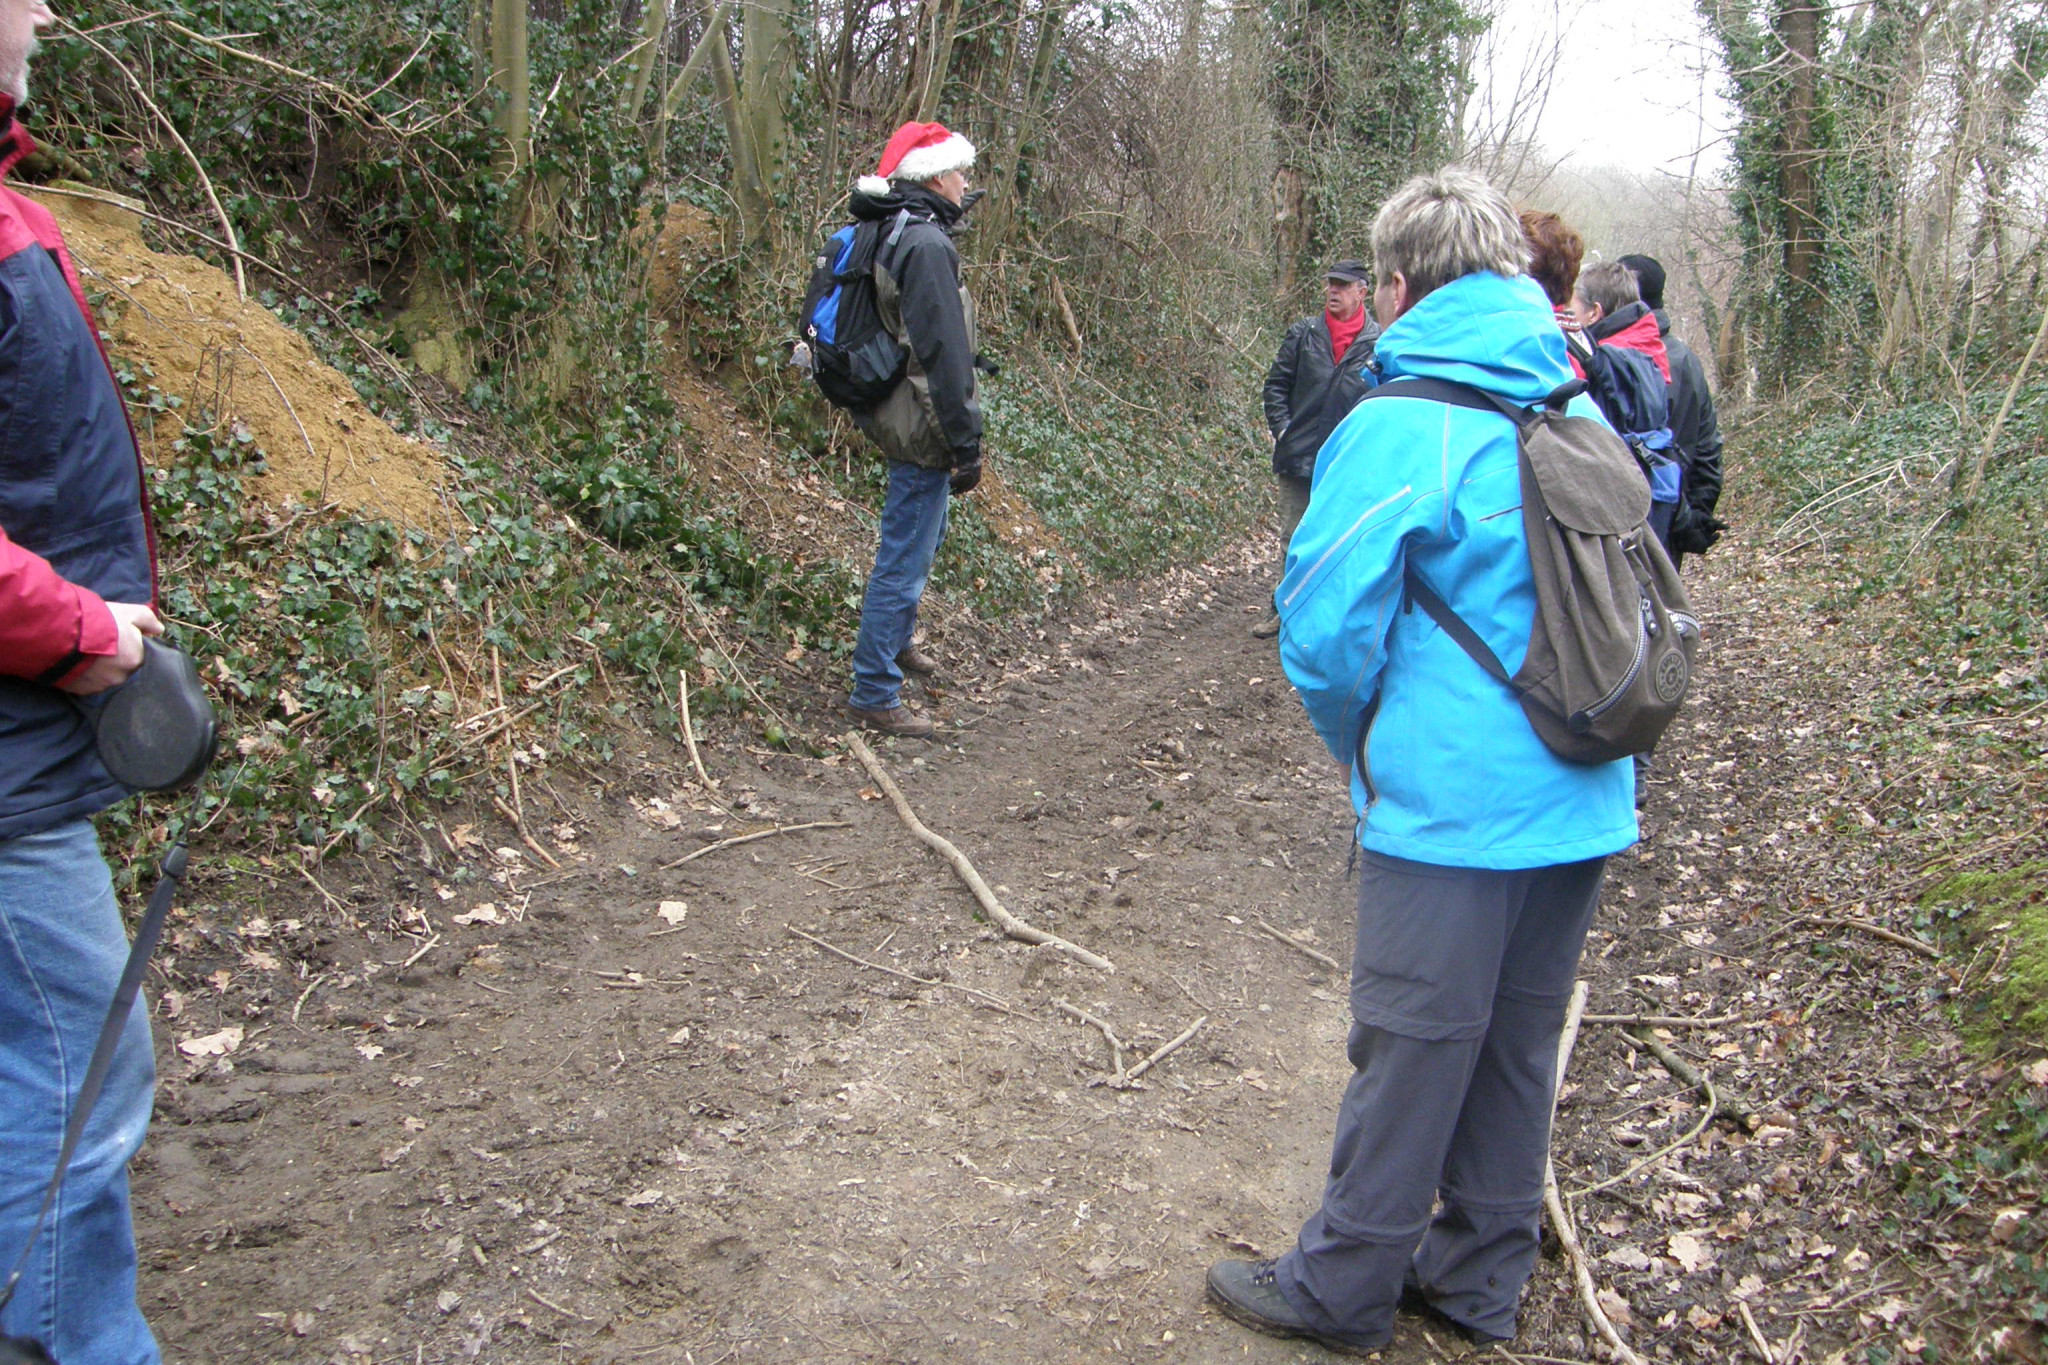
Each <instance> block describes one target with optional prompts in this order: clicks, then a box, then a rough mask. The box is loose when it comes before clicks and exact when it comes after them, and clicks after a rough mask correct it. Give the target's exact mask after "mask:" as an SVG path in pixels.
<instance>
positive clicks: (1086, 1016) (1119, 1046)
mask: <svg viewBox="0 0 2048 1365" xmlns="http://www.w3.org/2000/svg"><path fill="white" fill-rule="evenodd" d="M1053 1004H1054V1005H1055V1006H1057V1007H1058V1008H1059V1011H1060V1013H1061V1014H1065V1015H1068V1016H1070V1017H1072V1018H1075V1019H1078V1020H1080V1021H1081V1022H1082V1023H1084V1024H1093V1025H1094V1026H1095V1027H1096V1028H1097V1029H1099V1030H1100V1031H1101V1033H1102V1036H1103V1037H1104V1038H1105V1039H1107V1040H1108V1042H1109V1060H1110V1063H1111V1065H1113V1066H1114V1067H1115V1068H1116V1079H1115V1080H1113V1081H1111V1082H1110V1084H1111V1085H1113V1086H1115V1087H1117V1088H1118V1089H1122V1088H1123V1085H1124V1082H1125V1080H1126V1077H1125V1075H1124V1045H1123V1040H1122V1039H1120V1038H1118V1037H1117V1036H1116V1031H1115V1030H1114V1029H1112V1028H1110V1026H1109V1025H1108V1024H1106V1023H1104V1022H1103V1021H1102V1020H1100V1019H1097V1018H1096V1017H1095V1016H1094V1015H1092V1014H1090V1013H1089V1012H1088V1011H1087V1010H1084V1009H1082V1008H1081V1007H1080V1006H1079V1005H1070V1004H1068V1003H1067V1002H1066V1001H1064V1000H1055V1001H1053Z"/></svg>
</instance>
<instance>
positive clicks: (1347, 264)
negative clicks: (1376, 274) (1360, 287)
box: [1323, 261, 1372, 284]
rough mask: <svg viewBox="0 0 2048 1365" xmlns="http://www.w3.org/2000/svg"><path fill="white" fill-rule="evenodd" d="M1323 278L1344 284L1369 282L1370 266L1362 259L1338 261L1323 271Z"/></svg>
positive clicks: (1370, 276) (1370, 275) (1370, 279)
mask: <svg viewBox="0 0 2048 1365" xmlns="http://www.w3.org/2000/svg"><path fill="white" fill-rule="evenodd" d="M1323 278H1324V279H1326V280H1340V281H1342V282H1343V283H1345V284H1371V283H1372V267H1371V266H1369V265H1367V264H1366V263H1365V262H1364V261H1339V262H1337V264H1335V265H1333V266H1331V267H1330V268H1329V269H1328V270H1326V271H1324V272H1323Z"/></svg>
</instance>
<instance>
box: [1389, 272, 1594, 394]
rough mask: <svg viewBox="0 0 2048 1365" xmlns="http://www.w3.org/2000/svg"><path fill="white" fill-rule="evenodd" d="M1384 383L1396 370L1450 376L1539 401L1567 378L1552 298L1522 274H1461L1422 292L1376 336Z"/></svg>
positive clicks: (1567, 363) (1569, 373)
mask: <svg viewBox="0 0 2048 1365" xmlns="http://www.w3.org/2000/svg"><path fill="white" fill-rule="evenodd" d="M1373 364H1374V366H1375V367H1376V368H1377V369H1378V370H1379V374H1380V380H1381V382H1382V383H1384V382H1386V381H1387V380H1389V379H1398V378H1401V377H1402V376H1413V377H1418V378H1429V379H1448V380H1452V381H1454V382H1456V383H1460V384H1471V385H1473V386H1475V387H1477V388H1482V389H1485V390H1487V391H1488V392H1489V393H1497V394H1499V395H1501V396H1502V397H1503V398H1512V399H1514V400H1515V401H1516V402H1518V403H1537V402H1541V401H1542V400H1543V399H1544V398H1545V397H1547V396H1548V395H1549V394H1550V392H1551V390H1553V389H1555V388H1556V387H1557V386H1558V385H1560V384H1563V383H1566V382H1568V381H1570V380H1571V379H1572V377H1573V375H1572V367H1571V362H1570V359H1569V353H1568V352H1567V351H1566V350H1565V344H1564V333H1563V332H1561V331H1559V330H1558V326H1557V318H1556V317H1555V316H1554V315H1553V314H1552V313H1551V310H1550V300H1549V299H1548V298H1547V297H1545V296H1544V293H1543V288H1542V286H1541V285H1539V284H1537V283H1536V281H1534V280H1532V279H1530V278H1529V277H1528V276H1527V275H1518V276H1516V277H1515V278H1513V279H1509V278H1507V277H1505V276H1502V275H1496V274H1494V273H1492V272H1491V271H1482V272H1480V273H1478V274H1473V275H1464V276H1460V277H1459V278H1458V279H1455V280H1452V281H1451V282H1450V283H1449V284H1446V285H1442V286H1440V287H1438V288H1436V289H1433V290H1431V291H1430V292H1429V293H1428V294H1426V295H1424V296H1423V298H1422V299H1421V301H1420V302H1418V303H1417V304H1416V305H1415V306H1414V307H1412V308H1410V309H1409V310H1408V311H1407V312H1406V313H1403V314H1402V315H1401V316H1400V317H1399V318H1397V319H1395V321H1394V325H1393V326H1391V327H1389V328H1387V330H1386V331H1385V332H1383V333H1381V334H1380V337H1379V341H1378V344H1377V346H1376V348H1375V351H1374V361H1373Z"/></svg>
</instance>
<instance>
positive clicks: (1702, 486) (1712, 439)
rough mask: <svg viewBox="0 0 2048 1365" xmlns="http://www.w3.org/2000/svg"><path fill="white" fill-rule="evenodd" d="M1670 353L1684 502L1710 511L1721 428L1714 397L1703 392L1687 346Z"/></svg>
mask: <svg viewBox="0 0 2048 1365" xmlns="http://www.w3.org/2000/svg"><path fill="white" fill-rule="evenodd" d="M1666 346H1667V348H1668V349H1669V350H1670V351H1671V353H1672V354H1671V362H1672V363H1671V434H1672V438H1673V439H1674V440H1676V441H1677V442H1678V449H1679V452H1680V454H1681V455H1683V456H1684V458H1685V500H1686V502H1688V503H1690V504H1691V505H1692V506H1694V507H1696V508H1698V509H1699V510H1700V511H1702V512H1712V511H1713V510H1714V504H1715V503H1717V502H1719V501H1720V498H1721V425H1720V422H1719V420H1718V419H1717V418H1716V416H1715V413H1714V395H1713V394H1712V393H1711V392H1709V391H1708V389H1707V371H1706V367H1705V366H1703V365H1701V364H1700V358H1699V357H1698V356H1696V355H1694V354H1693V353H1692V349H1691V348H1690V347H1687V346H1683V345H1680V346H1676V347H1673V346H1670V344H1669V338H1667V339H1666Z"/></svg>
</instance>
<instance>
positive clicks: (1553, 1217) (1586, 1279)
mask: <svg viewBox="0 0 2048 1365" xmlns="http://www.w3.org/2000/svg"><path fill="white" fill-rule="evenodd" d="M1585 1012H1586V983H1585V982H1583V981H1581V982H1580V983H1579V984H1578V985H1577V986H1576V987H1575V988H1574V989H1573V991H1572V1002H1571V1007H1570V1008H1569V1009H1567V1010H1566V1011H1565V1021H1564V1032H1563V1034H1562V1035H1561V1036H1560V1037H1559V1039H1558V1044H1557V1090H1562V1089H1563V1088H1564V1074H1565V1069H1566V1068H1567V1067H1569V1066H1570V1065H1571V1060H1572V1048H1573V1046H1574V1045H1575V1044H1576V1043H1577V1042H1578V1037H1579V1020H1580V1019H1581V1018H1582V1017H1583V1016H1584V1014H1585ZM1557 1090H1553V1091H1552V1100H1551V1107H1552V1108H1553V1109H1554V1108H1555V1107H1556V1103H1557V1101H1556V1098H1555V1096H1556V1093H1557ZM1543 1208H1544V1210H1545V1211H1546V1212H1547V1213H1549V1215H1550V1226H1551V1227H1552V1228H1553V1229H1555V1230H1556V1232H1557V1240H1558V1241H1559V1242H1561V1243H1563V1244H1564V1251H1565V1257H1566V1259H1567V1260H1569V1261H1570V1262H1571V1267H1572V1278H1573V1279H1575V1280H1576V1281H1578V1286H1579V1303H1580V1305H1581V1306H1582V1307H1584V1308H1585V1310H1586V1319H1587V1321H1589V1322H1591V1323H1592V1324H1593V1328H1594V1330H1595V1331H1597V1332H1599V1333H1600V1337H1601V1339H1602V1340H1604V1341H1605V1342H1606V1343H1607V1345H1608V1348H1609V1349H1610V1350H1612V1351H1613V1352H1614V1355H1615V1358H1616V1359H1617V1360H1620V1361H1621V1362H1622V1363H1623V1365H1643V1358H1642V1357H1641V1356H1639V1355H1637V1354H1636V1353H1635V1352H1634V1351H1632V1350H1630V1349H1629V1345H1628V1343H1627V1342H1625V1341H1623V1340H1622V1339H1621V1333H1619V1332H1617V1331H1615V1330H1614V1324H1613V1323H1612V1322H1610V1321H1608V1318H1607V1312H1606V1310H1605V1309H1603V1308H1601V1306H1600V1291H1599V1289H1598V1288H1597V1287H1595V1285H1594V1283H1593V1269H1592V1265H1591V1263H1590V1262H1589V1261H1588V1260H1587V1259H1586V1249H1585V1248H1584V1247H1582V1246H1581V1245H1579V1232H1578V1229H1577V1228H1576V1227H1574V1226H1573V1224H1572V1216H1571V1214H1570V1213H1569V1212H1567V1211H1566V1209H1565V1206H1564V1198H1563V1196H1561V1195H1560V1194H1559V1193H1558V1190H1557V1165H1556V1163H1555V1162H1553V1161H1550V1160H1549V1159H1548V1158H1546V1159H1545V1160H1544V1163H1543Z"/></svg>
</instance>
